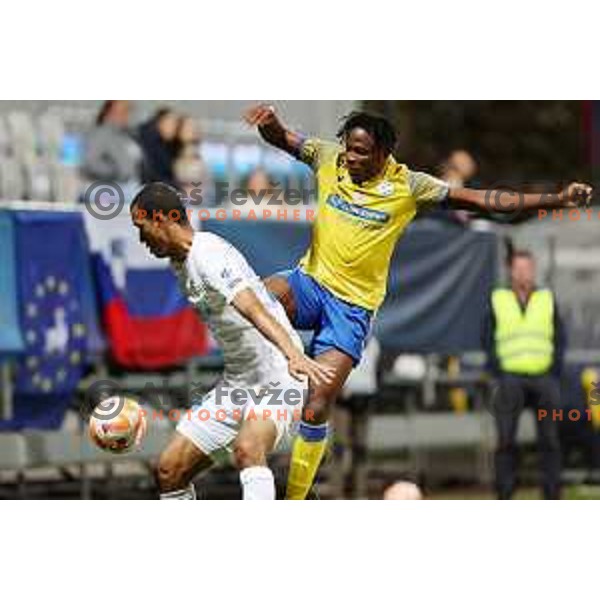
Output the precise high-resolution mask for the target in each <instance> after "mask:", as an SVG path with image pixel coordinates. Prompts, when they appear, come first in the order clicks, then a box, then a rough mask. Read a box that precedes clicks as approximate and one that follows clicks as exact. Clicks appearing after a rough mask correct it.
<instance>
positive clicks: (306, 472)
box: [285, 423, 327, 500]
mask: <svg viewBox="0 0 600 600" xmlns="http://www.w3.org/2000/svg"><path fill="white" fill-rule="evenodd" d="M326 448H327V424H326V423H323V425H307V424H305V423H301V424H300V428H299V431H298V434H297V435H296V439H295V440H294V446H293V448H292V457H291V460H290V474H289V475H288V480H287V490H286V494H285V499H286V500H305V499H306V496H307V495H308V492H309V491H310V488H311V486H312V484H313V481H314V479H315V475H316V474H317V470H318V469H319V465H320V464H321V460H323V455H324V454H325V449H326Z"/></svg>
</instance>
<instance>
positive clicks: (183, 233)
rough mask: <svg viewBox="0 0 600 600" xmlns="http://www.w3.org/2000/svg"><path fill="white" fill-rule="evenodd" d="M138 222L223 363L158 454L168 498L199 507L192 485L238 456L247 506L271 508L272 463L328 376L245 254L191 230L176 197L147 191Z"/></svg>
mask: <svg viewBox="0 0 600 600" xmlns="http://www.w3.org/2000/svg"><path fill="white" fill-rule="evenodd" d="M131 216H132V220H133V223H134V225H135V226H136V227H137V228H138V230H139V233H140V242H141V243H143V244H145V245H146V246H147V247H148V249H149V251H150V252H151V253H152V254H153V255H154V256H156V257H157V258H169V259H170V260H171V265H172V267H173V269H174V271H175V273H176V275H177V277H178V279H179V283H180V285H181V288H182V290H183V292H184V293H185V295H186V296H187V298H188V299H189V301H190V302H191V303H192V304H193V305H194V307H195V308H196V310H198V312H199V313H200V315H201V317H202V319H203V321H204V322H205V323H207V324H208V326H209V327H210V329H211V331H212V333H213V335H214V337H215V339H216V340H217V342H218V343H219V345H220V346H221V348H222V350H223V356H224V362H225V369H224V375H223V379H222V381H221V382H220V384H219V385H217V387H216V388H215V389H213V390H212V391H211V392H209V393H208V394H207V395H206V396H204V398H202V400H201V402H200V403H199V404H195V405H194V406H193V407H192V410H191V411H188V412H187V413H186V415H185V416H184V417H183V418H182V419H181V420H180V422H179V424H178V426H177V431H176V433H175V435H174V437H173V439H172V440H171V442H170V443H169V445H168V446H167V448H166V449H165V450H164V451H163V453H162V454H161V457H160V459H159V462H158V467H157V482H158V485H159V489H160V494H161V499H177V500H193V499H195V497H196V494H195V490H194V487H193V484H192V478H193V477H194V476H195V475H197V474H198V473H199V472H200V471H201V470H203V469H206V468H208V467H210V466H211V464H212V463H213V461H214V460H215V459H216V458H218V457H219V455H222V454H223V453H226V452H229V451H232V452H233V456H234V462H235V464H236V466H237V467H238V469H239V470H240V481H241V484H242V489H243V498H244V499H245V500H274V499H275V483H274V479H273V474H272V472H271V470H270V469H269V467H268V465H267V460H266V457H267V454H268V453H269V452H270V451H271V450H273V449H274V448H275V447H277V445H278V444H279V443H280V442H281V441H282V440H283V439H284V437H287V436H289V435H290V434H291V430H292V426H293V424H294V422H297V421H298V420H299V419H300V414H301V411H302V404H303V400H304V393H305V391H306V387H307V381H306V380H307V378H308V380H309V381H312V382H315V383H320V382H327V381H329V380H330V378H331V369H329V368H328V367H325V366H323V365H319V364H318V363H317V362H316V361H313V360H312V359H310V358H309V357H307V356H305V354H304V351H303V347H302V343H301V341H300V339H299V338H298V336H297V334H296V333H295V332H294V330H293V328H292V326H291V324H290V322H289V320H288V318H287V316H286V314H285V311H284V309H283V307H282V306H281V305H280V304H279V302H278V301H277V300H275V299H274V298H273V297H272V296H271V295H270V294H269V292H267V290H266V288H265V286H264V285H263V283H262V281H261V280H260V279H259V277H258V276H257V275H256V274H255V273H254V271H253V270H252V268H251V267H250V266H249V265H248V263H247V262H246V260H245V259H244V257H243V256H242V254H241V253H240V252H238V250H236V249H235V248H234V247H233V246H232V245H231V244H229V243H228V242H227V241H225V240H224V239H223V238H221V237H219V236H218V235H215V234H213V233H208V232H195V231H194V230H193V229H192V227H191V226H190V225H189V223H188V221H187V216H186V213H185V209H184V207H183V204H182V202H181V199H180V195H179V192H178V191H177V190H175V189H174V188H172V187H170V186H168V185H166V184H163V183H151V184H148V185H146V186H144V187H143V189H142V190H141V191H140V192H139V193H138V194H137V195H136V197H135V199H134V201H133V202H132V204H131Z"/></svg>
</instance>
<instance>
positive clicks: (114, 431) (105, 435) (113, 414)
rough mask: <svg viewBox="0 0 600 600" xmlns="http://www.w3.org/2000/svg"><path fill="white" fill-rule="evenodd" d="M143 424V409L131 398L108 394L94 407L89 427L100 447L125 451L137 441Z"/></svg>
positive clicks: (121, 452)
mask: <svg viewBox="0 0 600 600" xmlns="http://www.w3.org/2000/svg"><path fill="white" fill-rule="evenodd" d="M146 427H147V425H146V417H145V415H144V411H143V410H142V408H141V407H140V405H139V404H138V403H137V402H136V401H135V400H134V399H133V398H127V397H125V396H111V397H110V398H107V399H105V400H102V401H101V402H100V403H99V404H98V405H97V406H96V408H95V409H94V412H93V413H92V416H91V418H90V422H89V426H88V431H89V434H90V438H91V439H92V441H93V442H94V444H96V446H98V448H100V449H101V450H105V451H106V452H112V453H113V454H124V453H125V452H130V451H131V450H133V449H134V448H135V447H136V446H138V445H139V444H140V442H141V441H142V438H143V437H144V434H145V433H146Z"/></svg>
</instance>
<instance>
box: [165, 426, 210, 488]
mask: <svg viewBox="0 0 600 600" xmlns="http://www.w3.org/2000/svg"><path fill="white" fill-rule="evenodd" d="M211 464H212V460H211V458H210V457H209V456H207V455H206V454H205V453H204V452H202V451H201V450H200V449H199V448H198V447H197V446H196V445H195V444H194V443H193V442H192V441H191V440H189V439H188V438H187V437H185V436H184V435H182V434H181V433H179V432H175V434H174V436H173V438H172V439H171V441H170V442H169V445H168V446H167V447H166V449H165V450H164V451H163V452H162V454H161V455H160V458H159V460H158V466H157V469H156V481H157V483H158V488H159V490H160V498H161V500H195V499H196V490H195V489H194V484H193V483H192V479H193V478H194V477H195V476H196V475H197V474H198V473H200V472H201V471H203V470H206V469H208V468H209V467H210V466H211Z"/></svg>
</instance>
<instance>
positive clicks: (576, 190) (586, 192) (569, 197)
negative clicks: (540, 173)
mask: <svg viewBox="0 0 600 600" xmlns="http://www.w3.org/2000/svg"><path fill="white" fill-rule="evenodd" d="M592 193H593V188H592V186H591V185H588V184H587V183H577V182H575V183H570V184H569V185H568V186H567V187H566V188H565V189H564V190H562V191H561V192H560V194H559V197H560V204H561V206H563V207H565V208H581V207H583V208H587V207H588V206H589V205H590V202H591V201H592Z"/></svg>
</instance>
